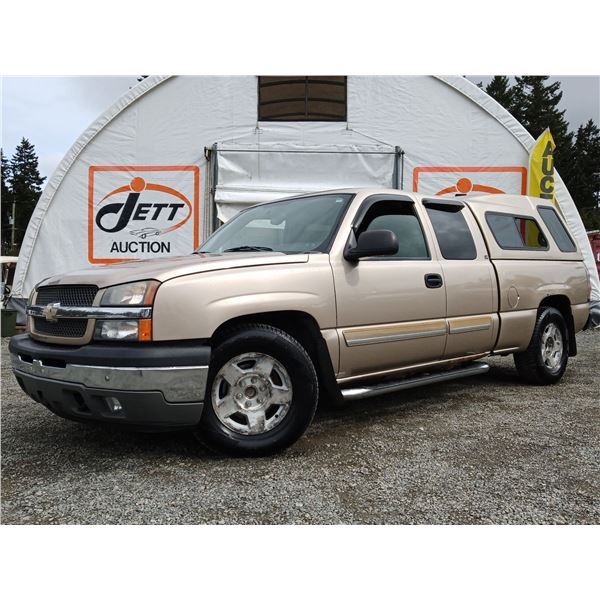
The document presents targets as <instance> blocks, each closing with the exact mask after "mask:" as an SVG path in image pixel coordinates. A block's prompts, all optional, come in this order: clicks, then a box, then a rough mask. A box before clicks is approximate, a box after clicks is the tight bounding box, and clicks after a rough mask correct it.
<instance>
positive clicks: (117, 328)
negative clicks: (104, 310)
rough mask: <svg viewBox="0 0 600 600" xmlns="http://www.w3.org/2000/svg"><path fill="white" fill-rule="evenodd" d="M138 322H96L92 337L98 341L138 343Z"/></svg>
mask: <svg viewBox="0 0 600 600" xmlns="http://www.w3.org/2000/svg"><path fill="white" fill-rule="evenodd" d="M138 328H139V325H138V321H120V320H119V321H98V322H97V323H96V331H95V334H94V337H95V338H96V339H99V340H120V341H129V340H131V341H132V342H137V341H138Z"/></svg>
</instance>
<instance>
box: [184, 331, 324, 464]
mask: <svg viewBox="0 0 600 600" xmlns="http://www.w3.org/2000/svg"><path fill="white" fill-rule="evenodd" d="M221 337H222V340H223V341H222V342H221V343H218V344H217V346H216V348H215V349H214V351H213V356H212V360H211V368H210V374H209V378H208V385H207V388H206V397H205V401H204V411H203V413H202V419H201V420H200V424H199V426H198V428H197V431H196V434H197V436H198V438H199V439H200V440H201V441H202V442H203V443H205V444H206V445H207V446H209V447H210V448H212V449H214V450H217V451H220V452H225V453H227V454H232V455H237V456H260V455H266V454H272V453H274V452H277V451H279V450H282V449H283V448H286V447H288V446H290V445H292V444H293V443H294V442H295V441H296V440H297V439H298V438H299V437H300V436H301V435H302V434H303V433H304V431H305V430H306V428H307V427H308V426H309V424H310V422H311V421H312V418H313V416H314V413H315V410H316V407H317V398H318V393H319V390H318V381H317V374H316V372H315V368H314V365H313V363H312V361H311V359H310V357H309V356H308V354H307V352H306V350H305V349H304V348H303V347H302V345H301V344H300V343H299V342H298V341H297V340H296V339H294V338H293V337H291V336H290V335H288V334H287V333H285V332H284V331H282V330H280V329H276V328H275V327H271V326H269V325H263V324H254V325H246V326H242V327H239V328H236V329H232V330H230V331H229V332H228V333H227V334H226V335H223V336H221Z"/></svg>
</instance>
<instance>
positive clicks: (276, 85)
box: [258, 75, 347, 121]
mask: <svg viewBox="0 0 600 600" xmlns="http://www.w3.org/2000/svg"><path fill="white" fill-rule="evenodd" d="M346 80H347V78H346V77H345V76H329V77H318V76H310V75H309V76H305V77H292V76H282V77H259V78H258V120H259V121H346V115H347V94H346Z"/></svg>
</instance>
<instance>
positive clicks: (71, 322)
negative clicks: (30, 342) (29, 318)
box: [33, 317, 88, 338]
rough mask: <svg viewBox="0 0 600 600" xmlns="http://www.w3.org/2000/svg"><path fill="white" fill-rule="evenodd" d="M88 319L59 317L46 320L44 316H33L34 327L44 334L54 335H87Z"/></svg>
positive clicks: (37, 331)
mask: <svg viewBox="0 0 600 600" xmlns="http://www.w3.org/2000/svg"><path fill="white" fill-rule="evenodd" d="M87 325H88V320H87V319H59V320H58V321H55V322H52V321H46V319H44V318H43V317H34V318H33V329H34V331H35V332H36V333H41V334H42V335H51V336H54V337H65V338H80V337H83V336H84V335H85V331H86V329H87Z"/></svg>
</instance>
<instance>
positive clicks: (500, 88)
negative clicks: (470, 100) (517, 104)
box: [485, 75, 513, 112]
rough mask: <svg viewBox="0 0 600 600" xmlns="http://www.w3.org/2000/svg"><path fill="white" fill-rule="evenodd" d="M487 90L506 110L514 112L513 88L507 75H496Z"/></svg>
mask: <svg viewBox="0 0 600 600" xmlns="http://www.w3.org/2000/svg"><path fill="white" fill-rule="evenodd" d="M485 91H486V92H487V93H488V94H489V95H490V96H491V97H492V98H493V99H494V100H495V101H496V102H498V103H499V104H501V105H502V106H503V107H504V108H506V110H508V111H509V112H512V103H513V89H512V86H511V85H510V81H509V79H508V77H506V75H495V76H494V78H493V79H492V80H491V81H490V82H489V83H488V84H487V87H486V88H485Z"/></svg>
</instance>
